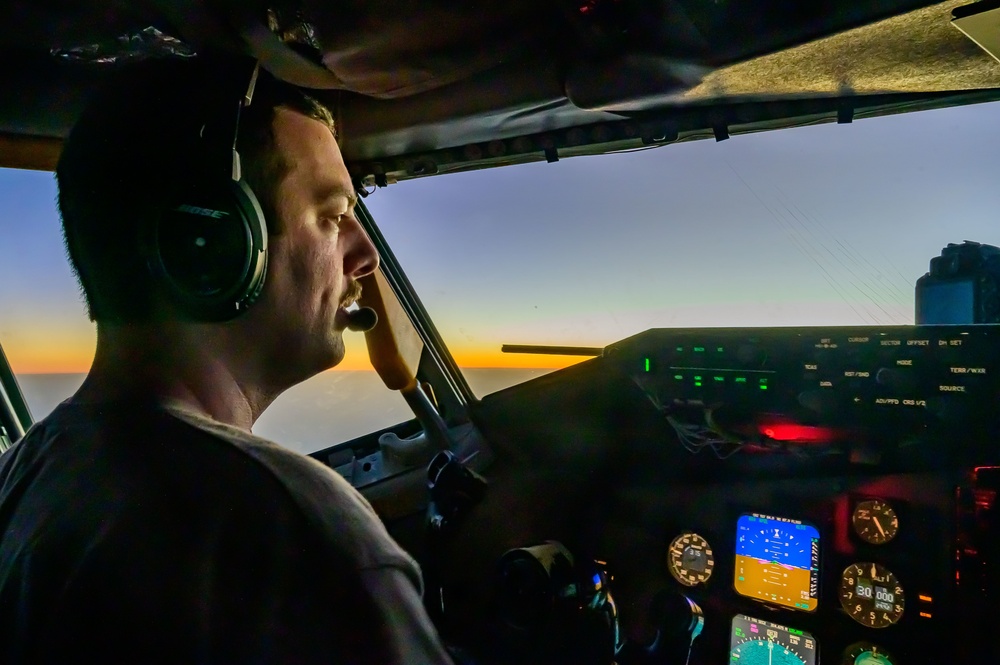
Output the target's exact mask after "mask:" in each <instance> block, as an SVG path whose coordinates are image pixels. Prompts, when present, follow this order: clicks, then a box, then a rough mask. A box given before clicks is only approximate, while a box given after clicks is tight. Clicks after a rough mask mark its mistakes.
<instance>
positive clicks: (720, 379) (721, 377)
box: [712, 376, 726, 381]
mask: <svg viewBox="0 0 1000 665" xmlns="http://www.w3.org/2000/svg"><path fill="white" fill-rule="evenodd" d="M712 378H713V379H715V380H716V381H725V380H726V377H724V376H713V377H712Z"/></svg>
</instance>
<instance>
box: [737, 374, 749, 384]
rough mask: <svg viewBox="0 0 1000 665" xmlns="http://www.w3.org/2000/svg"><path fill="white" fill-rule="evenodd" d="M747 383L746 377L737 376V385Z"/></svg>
mask: <svg viewBox="0 0 1000 665" xmlns="http://www.w3.org/2000/svg"><path fill="white" fill-rule="evenodd" d="M746 382H747V377H745V376H737V377H736V383H746Z"/></svg>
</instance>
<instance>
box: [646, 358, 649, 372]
mask: <svg viewBox="0 0 1000 665" xmlns="http://www.w3.org/2000/svg"><path fill="white" fill-rule="evenodd" d="M646 371H647V372H648V371H649V358H646Z"/></svg>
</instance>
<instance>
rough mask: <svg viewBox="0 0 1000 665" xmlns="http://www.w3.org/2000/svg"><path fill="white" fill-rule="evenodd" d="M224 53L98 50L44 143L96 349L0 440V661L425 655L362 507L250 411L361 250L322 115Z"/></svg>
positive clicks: (291, 368)
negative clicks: (58, 150) (87, 92)
mask: <svg viewBox="0 0 1000 665" xmlns="http://www.w3.org/2000/svg"><path fill="white" fill-rule="evenodd" d="M237 64H238V65H239V66H236V65H233V66H230V65H228V64H227V65H225V66H222V65H219V64H217V63H216V64H207V63H206V62H203V61H200V59H199V58H193V59H190V60H173V59H165V60H161V61H148V62H145V63H141V64H140V65H138V66H134V67H132V68H131V71H123V72H120V73H118V74H117V75H116V76H115V77H114V80H113V82H112V83H111V84H110V85H108V86H107V87H106V89H105V90H103V91H102V92H100V93H99V94H97V95H96V96H95V97H94V98H93V99H92V100H91V102H90V103H89V105H88V107H87V109H86V111H85V112H84V113H83V114H82V116H81V117H80V118H79V120H78V122H77V124H76V125H75V127H74V128H73V130H72V133H71V134H70V136H69V138H68V140H67V141H66V144H65V147H64V150H63V153H62V156H61V158H60V161H59V166H58V169H57V172H56V175H57V179H58V185H59V208H60V212H61V215H62V219H63V225H64V232H65V240H66V247H67V250H68V254H69V258H70V261H71V263H72V265H73V268H74V270H75V272H76V274H77V276H78V277H79V281H80V284H81V287H82V290H83V293H84V296H85V299H86V302H87V306H88V309H89V313H90V317H91V318H92V319H93V320H94V321H96V324H97V351H96V356H95V358H94V362H93V366H92V368H91V370H90V373H89V375H88V376H87V378H86V380H85V382H84V384H83V386H82V387H81V388H80V390H79V391H78V392H77V393H76V394H75V395H73V397H71V398H70V399H69V400H67V401H66V402H64V403H63V404H61V405H60V406H59V407H57V408H56V409H55V411H54V412H53V413H52V414H51V415H50V416H49V417H47V418H45V419H44V420H42V421H41V422H39V423H37V424H36V425H34V426H33V427H32V428H31V430H30V431H29V432H28V433H27V435H26V436H25V437H24V438H23V439H22V440H21V441H20V442H19V443H18V444H17V445H16V446H15V447H14V448H13V449H12V450H11V451H9V452H8V453H7V454H5V455H4V456H3V457H2V458H0V662H7V663H36V662H45V663H48V662H61V663H63V662H65V663H68V662H104V663H160V662H162V663H182V662H183V663H379V664H392V663H421V664H424V663H446V662H448V656H447V655H446V653H445V651H444V649H443V648H442V645H441V643H440V641H439V639H438V636H437V634H436V632H435V629H434V627H433V625H432V624H431V622H430V621H429V619H428V617H427V614H426V613H425V611H424V609H423V606H422V604H421V599H420V594H421V584H422V583H421V578H420V571H419V569H418V567H417V565H416V563H415V562H414V560H413V559H412V558H411V557H410V556H409V555H408V554H407V553H406V552H404V551H403V550H402V549H401V548H400V547H399V546H398V545H397V544H396V543H395V542H394V541H393V540H392V539H391V537H390V536H389V535H388V533H387V532H386V530H385V528H384V527H383V525H382V524H381V522H380V521H379V519H378V517H377V516H376V514H375V513H374V511H373V510H372V509H371V507H370V506H369V505H368V503H367V502H366V501H365V500H364V499H363V498H362V497H361V496H360V495H359V494H358V493H357V492H356V491H355V490H354V489H353V488H352V487H351V486H350V485H349V484H348V483H347V482H346V481H344V480H343V479H342V478H340V477H339V476H338V475H337V474H335V473H333V472H332V471H331V470H330V469H328V468H327V467H325V466H323V465H322V464H320V463H318V462H316V461H314V460H311V459H309V458H306V457H304V456H301V455H298V454H295V453H292V452H290V451H288V450H285V449H283V448H281V447H279V446H277V445H275V444H274V443H271V442H268V441H266V440H263V439H260V438H257V437H255V436H253V435H252V434H251V433H250V430H251V427H252V426H253V424H254V422H255V421H256V420H257V418H258V417H259V416H260V414H261V412H263V411H264V409H266V408H267V406H268V405H269V404H270V403H271V402H272V401H273V400H274V399H275V398H276V397H278V395H280V394H281V393H282V392H283V391H285V390H286V389H288V388H289V387H291V386H293V385H295V384H297V383H299V382H301V381H303V380H305V379H307V378H309V377H310V376H313V375H315V374H317V373H318V372H321V371H323V370H326V369H328V368H330V367H333V366H334V365H336V364H337V363H338V362H340V360H341V359H342V358H343V355H344V341H343V332H344V330H345V328H346V325H347V323H348V320H349V314H348V313H347V311H346V310H345V308H346V307H347V306H348V305H349V304H350V303H351V302H352V301H353V300H355V299H356V298H357V297H358V288H357V284H358V280H359V278H361V277H362V276H364V275H367V274H369V273H371V272H372V271H374V270H375V269H376V267H377V265H378V257H377V254H376V250H375V248H374V246H373V245H372V242H371V241H370V240H369V238H368V236H367V235H366V233H365V231H364V230H363V229H362V227H361V226H360V225H359V223H358V221H357V219H356V218H355V216H354V213H353V208H354V204H355V201H356V199H355V192H354V188H353V187H352V183H351V179H350V177H349V175H348V171H347V169H346V167H345V165H344V161H343V158H342V157H341V154H340V150H339V148H338V145H337V141H336V138H335V129H336V127H335V125H334V122H333V119H332V117H331V115H330V112H329V111H328V110H327V109H326V108H324V107H323V106H322V105H320V104H319V103H318V102H316V101H314V100H313V99H312V98H310V97H308V96H306V95H305V94H303V93H302V92H300V91H298V90H297V89H295V88H293V87H291V86H288V85H285V84H282V83H280V82H278V81H276V80H275V79H273V78H272V77H270V76H268V75H267V74H266V73H264V72H263V71H261V72H260V73H259V74H257V73H254V74H251V72H252V71H256V70H254V68H253V64H252V63H237ZM244 65H247V66H245V67H244ZM251 80H252V81H254V84H253V85H251V84H250V83H249V82H250V81H251ZM247 100H249V101H250V103H249V104H247ZM237 113H239V115H238V117H237ZM234 139H235V147H236V153H237V154H238V162H239V164H238V167H237V166H234V164H235V162H236V161H237V160H234V159H233V141H234ZM234 177H236V178H237V179H241V180H242V181H243V182H244V183H245V185H247V186H248V187H244V184H238V183H237V182H236V181H235V180H233V178H234ZM255 215H257V216H260V217H262V220H263V221H262V222H261V221H260V220H257V219H256V218H255ZM255 225H256V226H255ZM256 236H260V237H256ZM265 245H266V250H265Z"/></svg>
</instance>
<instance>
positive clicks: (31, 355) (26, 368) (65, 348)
mask: <svg viewBox="0 0 1000 665" xmlns="http://www.w3.org/2000/svg"><path fill="white" fill-rule="evenodd" d="M41 337H42V338H41V339H40V338H39V337H34V338H32V339H31V340H27V339H23V338H22V339H17V340H8V343H4V345H3V349H4V351H5V352H6V355H7V359H8V360H9V361H10V364H11V367H12V368H13V370H14V373H15V374H85V373H87V372H88V371H89V370H90V365H91V362H92V361H93V359H94V340H93V338H91V339H82V340H76V339H73V340H67V339H58V340H57V339H53V338H52V337H53V336H49V335H43V336H41ZM2 342H4V340H3V339H0V343H2ZM345 342H346V346H347V353H346V354H345V356H344V360H343V361H341V363H340V364H339V365H337V367H335V368H334V369H333V370H330V371H337V370H342V371H358V370H362V371H363V370H368V371H371V370H372V365H371V362H370V361H369V359H368V349H367V347H366V346H365V343H364V340H363V339H362V338H361V336H360V335H357V336H351V337H348V338H347V339H346V340H345ZM452 353H453V355H454V357H455V362H457V363H458V366H459V367H462V368H477V369H478V368H482V369H563V368H565V367H569V366H571V365H575V364H577V363H579V362H583V361H584V360H587V359H588V358H587V357H586V356H546V355H532V354H523V353H500V352H499V351H495V350H487V349H476V348H462V349H457V350H454V351H453V352H452Z"/></svg>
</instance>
